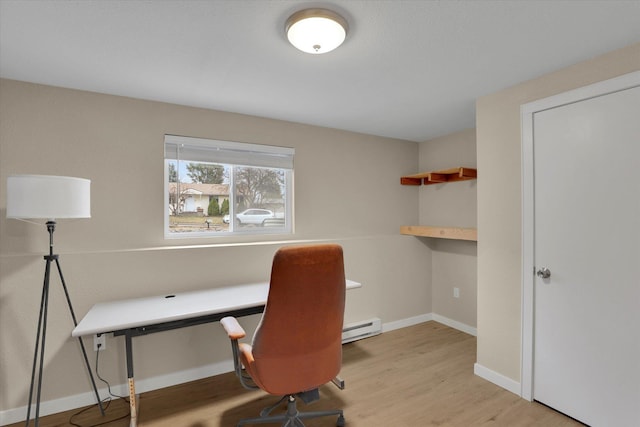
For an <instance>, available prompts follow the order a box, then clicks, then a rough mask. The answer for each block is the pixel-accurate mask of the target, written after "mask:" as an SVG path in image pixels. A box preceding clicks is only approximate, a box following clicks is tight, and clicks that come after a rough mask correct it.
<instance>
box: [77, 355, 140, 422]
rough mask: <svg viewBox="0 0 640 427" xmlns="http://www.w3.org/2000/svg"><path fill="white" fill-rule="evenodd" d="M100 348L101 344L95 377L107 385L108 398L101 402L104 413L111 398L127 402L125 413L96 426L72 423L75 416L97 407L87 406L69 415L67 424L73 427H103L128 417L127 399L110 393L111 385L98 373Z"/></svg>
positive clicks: (97, 356)
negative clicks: (103, 404)
mask: <svg viewBox="0 0 640 427" xmlns="http://www.w3.org/2000/svg"><path fill="white" fill-rule="evenodd" d="M100 347H102V344H98V351H96V376H97V377H98V379H99V380H100V381H102V382H103V383H105V384H106V385H107V390H108V392H109V396H108V397H106V398H104V399H103V400H102V402H103V403H106V405H105V406H104V411H105V413H106V411H107V409H109V406H110V405H111V402H112V401H113V398H116V399H122V400H124V401H125V402H127V412H126V413H125V414H124V415H122V416H120V417H118V418H114V419H110V420H108V421H102V422H99V423H97V424H91V425H87V426H84V425H82V424H77V423H76V422H74V420H73V419H74V418H75V417H77V416H79V415H81V414H84V413H85V412H87V411H88V410H90V409H92V408H93V407H94V406H97V404H96V405H92V406H88V407H86V408H84V409H82V410H80V411H78V412H76V413H75V414H73V415H71V417H69V424H70V425H72V426H74V427H98V426H103V425H106V424H109V423H112V422H114V421H119V420H124V419H126V418H128V417H129V415H130V414H129V411H128V404H129V399H128V398H127V397H125V396H118V395H117V394H114V393H112V392H111V385H110V384H109V382H108V381H107V380H105V379H104V378H102V376H100V373H99V372H98V361H99V360H100Z"/></svg>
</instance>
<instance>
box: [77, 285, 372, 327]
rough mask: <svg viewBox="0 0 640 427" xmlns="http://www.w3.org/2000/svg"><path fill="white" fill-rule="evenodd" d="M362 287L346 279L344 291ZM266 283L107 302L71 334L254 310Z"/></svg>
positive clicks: (264, 298) (265, 291) (260, 302)
mask: <svg viewBox="0 0 640 427" xmlns="http://www.w3.org/2000/svg"><path fill="white" fill-rule="evenodd" d="M361 286H362V285H361V284H360V283H358V282H354V281H352V280H347V289H353V288H359V287H361ZM268 294H269V283H268V282H262V283H251V284H245V285H236V286H227V287H222V288H213V289H206V290H201V291H192V292H181V293H176V294H167V295H158V296H153V297H144V298H134V299H128V300H119V301H109V302H101V303H97V304H95V305H94V306H93V307H91V309H90V310H89V312H88V313H87V314H86V316H84V318H83V319H82V320H81V321H80V323H78V326H76V327H75V329H74V330H73V332H72V333H71V335H72V336H74V337H79V336H83V335H94V334H102V333H108V332H114V331H120V330H123V329H129V328H135V327H138V326H148V325H155V324H158V323H164V322H172V321H176V320H184V319H191V318H194V317H200V316H207V315H210V314H218V313H225V312H228V311H233V310H241V309H244V308H251V307H258V306H261V305H264V304H265V303H266V302H267V295H268Z"/></svg>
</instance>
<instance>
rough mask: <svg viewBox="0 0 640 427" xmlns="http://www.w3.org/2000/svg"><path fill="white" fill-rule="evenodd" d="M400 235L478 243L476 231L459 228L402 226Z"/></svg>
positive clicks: (474, 229)
mask: <svg viewBox="0 0 640 427" xmlns="http://www.w3.org/2000/svg"><path fill="white" fill-rule="evenodd" d="M400 234H406V235H408V236H418V237H433V238H436V239H454V240H471V241H474V242H477V241H478V229H476V228H459V227H434V226H429V225H403V226H401V227H400Z"/></svg>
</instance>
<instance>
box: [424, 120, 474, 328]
mask: <svg viewBox="0 0 640 427" xmlns="http://www.w3.org/2000/svg"><path fill="white" fill-rule="evenodd" d="M419 163H420V171H421V172H427V171H431V170H439V169H449V168H452V167H457V166H466V167H471V168H474V167H476V131H475V129H467V130H464V131H460V132H455V133H453V134H450V135H446V136H442V137H440V138H435V139H432V140H429V141H426V142H423V143H421V144H420V161H419ZM477 182H478V181H476V180H471V181H462V182H455V183H450V184H436V185H428V186H422V187H420V189H419V204H420V207H419V209H420V213H419V217H420V218H419V221H420V224H421V225H442V226H454V227H476V216H477V210H476V206H477V200H476V188H477ZM421 240H422V241H423V242H424V244H426V245H427V246H428V247H429V248H431V249H432V254H431V257H432V258H431V266H432V268H431V272H432V273H431V274H432V276H431V282H432V283H431V286H432V289H433V293H432V299H433V313H434V314H438V315H441V316H444V317H446V318H447V319H450V320H454V321H456V322H460V323H462V324H464V325H467V326H471V327H475V326H476V295H477V291H476V284H477V274H476V270H477V267H476V252H477V248H476V242H468V241H462V240H443V239H431V238H422V239H421ZM453 288H459V289H460V298H454V297H453Z"/></svg>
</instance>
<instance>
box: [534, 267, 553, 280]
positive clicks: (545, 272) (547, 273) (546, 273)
mask: <svg viewBox="0 0 640 427" xmlns="http://www.w3.org/2000/svg"><path fill="white" fill-rule="evenodd" d="M536 276H538V277H539V278H541V279H548V278H549V277H551V270H549V269H548V268H547V267H542V268H541V269H539V270H538V271H536Z"/></svg>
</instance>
